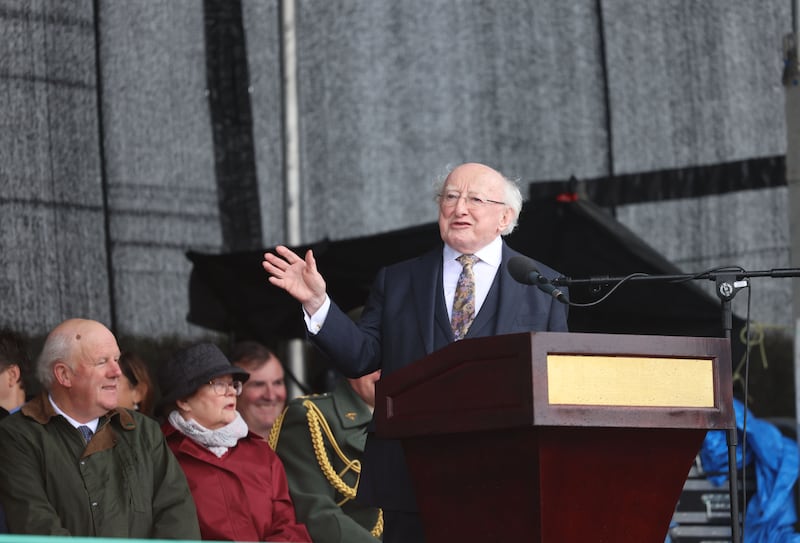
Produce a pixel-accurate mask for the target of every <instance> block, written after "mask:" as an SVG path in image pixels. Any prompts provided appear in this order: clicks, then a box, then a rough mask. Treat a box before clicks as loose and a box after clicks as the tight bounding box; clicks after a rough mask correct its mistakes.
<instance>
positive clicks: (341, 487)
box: [270, 400, 383, 537]
mask: <svg viewBox="0 0 800 543" xmlns="http://www.w3.org/2000/svg"><path fill="white" fill-rule="evenodd" d="M303 406H304V407H305V408H306V409H307V411H306V418H307V419H308V432H309V434H310V435H311V443H312V445H313V446H314V454H315V455H316V457H317V463H318V464H319V467H320V469H321V470H322V473H323V474H324V475H325V478H326V479H328V482H329V483H330V484H331V485H332V486H333V488H335V489H336V490H337V491H338V492H339V493H341V494H342V495H343V496H344V499H343V500H342V501H341V502H339V503H338V505H339V506H340V507H341V506H342V505H344V504H345V503H347V502H348V501H350V500H352V499H353V498H355V497H356V491H357V490H358V482H359V481H360V480H361V462H360V461H359V460H350V459H349V458H347V456H345V454H344V452H342V449H341V448H340V447H339V444H338V443H337V442H336V439H335V438H334V437H333V432H332V431H331V428H330V426H329V425H328V421H327V420H325V415H323V414H322V411H320V410H319V408H318V407H317V406H316V404H315V403H314V402H312V401H310V400H306V401H304V402H303ZM282 418H283V417H282V416H281V419H282ZM281 419H279V420H281ZM275 423H276V424H277V423H278V421H275ZM274 431H275V426H274V425H273V427H272V431H271V432H270V444H271V443H272V432H274ZM278 431H279V432H280V429H279V430H278ZM323 431H324V432H325V436H326V437H327V438H328V441H329V442H330V443H331V446H332V447H333V450H334V451H335V452H336V455H337V456H338V457H339V459H341V461H342V462H344V469H342V471H341V472H339V473H336V470H334V469H333V465H332V464H331V460H330V458H328V452H327V451H326V450H325V443H324V441H323V439H322V432H323ZM275 441H276V444H277V436H276V438H275ZM351 470H352V471H353V472H355V473H356V474H357V477H356V484H355V485H354V486H352V487H351V486H349V485H348V484H347V483H345V482H344V480H343V479H342V475H344V474H345V473H347V472H348V471H351ZM371 533H372V535H373V536H375V537H380V535H381V534H382V533H383V511H381V510H380V509H379V510H378V521H377V522H376V523H375V527H374V528H372V531H371Z"/></svg>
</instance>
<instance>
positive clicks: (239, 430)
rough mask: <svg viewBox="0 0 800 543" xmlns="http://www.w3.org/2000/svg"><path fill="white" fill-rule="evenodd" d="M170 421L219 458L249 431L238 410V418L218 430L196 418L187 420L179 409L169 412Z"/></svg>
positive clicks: (181, 431)
mask: <svg viewBox="0 0 800 543" xmlns="http://www.w3.org/2000/svg"><path fill="white" fill-rule="evenodd" d="M169 422H170V424H172V426H174V427H175V429H176V430H178V431H179V432H180V433H182V434H183V435H185V436H186V437H188V438H189V439H191V440H192V441H195V442H197V443H199V444H200V445H202V446H204V447H206V448H207V449H208V450H210V451H211V452H212V453H214V454H215V455H216V456H217V458H222V455H223V454H225V453H226V452H228V449H230V448H231V447H235V446H236V443H237V442H238V441H239V440H240V439H242V438H243V437H244V436H246V435H247V431H248V430H247V423H245V421H244V419H243V418H242V416H241V415H240V414H239V412H238V411H237V412H236V418H235V419H233V421H231V423H230V424H228V425H226V426H223V427H222V428H218V429H216V430H209V429H208V428H206V427H204V426H202V425H200V424H198V423H197V422H196V421H194V420H186V419H185V418H183V417H182V416H181V414H180V413H179V412H178V411H177V410H175V411H173V412H172V413H170V414H169Z"/></svg>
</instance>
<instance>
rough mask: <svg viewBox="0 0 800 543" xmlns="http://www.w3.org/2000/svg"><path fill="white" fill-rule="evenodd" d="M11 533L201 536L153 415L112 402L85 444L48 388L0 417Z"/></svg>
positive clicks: (2, 495)
mask: <svg viewBox="0 0 800 543" xmlns="http://www.w3.org/2000/svg"><path fill="white" fill-rule="evenodd" d="M0 459H2V461H0V503H2V505H3V507H4V508H5V512H6V518H7V520H8V528H9V530H10V531H11V532H12V533H20V534H50V535H72V536H101V537H128V538H157V539H162V538H163V539H200V528H199V527H198V524H197V512H196V510H195V507H194V502H193V501H192V496H191V493H190V492H189V486H188V484H187V483H186V477H184V475H183V471H182V470H181V467H180V465H179V464H178V461H177V460H175V457H174V456H173V455H172V452H171V451H170V450H169V448H167V445H166V442H165V441H164V435H163V434H162V433H161V429H160V428H159V426H158V423H156V421H155V420H152V419H149V418H148V417H146V416H144V415H141V414H140V413H136V412H131V411H127V410H125V409H115V410H113V411H109V412H108V413H106V414H105V415H104V416H103V417H101V418H100V422H99V423H98V426H97V432H96V433H95V434H94V436H92V439H91V440H90V441H89V443H88V444H86V443H84V441H83V437H82V436H81V434H80V432H78V430H77V429H75V428H74V427H73V426H72V425H71V424H70V423H69V422H68V421H67V419H65V418H64V417H62V416H61V415H58V414H56V412H55V410H54V409H53V406H52V405H51V404H50V401H49V400H48V398H47V392H43V393H42V394H41V395H40V396H38V397H36V398H34V399H33V400H31V401H30V402H28V403H27V404H25V406H23V408H22V410H21V411H19V412H17V413H14V414H13V415H10V416H8V417H6V418H5V419H3V421H2V422H1V423H0Z"/></svg>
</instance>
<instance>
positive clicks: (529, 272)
mask: <svg viewBox="0 0 800 543" xmlns="http://www.w3.org/2000/svg"><path fill="white" fill-rule="evenodd" d="M508 273H510V274H511V277H513V278H514V280H515V281H517V282H518V283H522V284H523V285H534V286H536V288H538V289H539V290H541V291H542V292H545V293H546V294H549V295H550V296H552V297H553V298H555V299H556V300H558V301H559V302H561V303H563V304H569V299H568V298H567V295H566V294H564V293H563V292H561V291H560V290H559V289H557V288H556V287H554V286H553V285H552V284H551V283H550V280H549V279H548V278H547V277H545V276H544V275H542V274H541V273H539V270H538V269H536V265H535V264H534V262H533V260H531V259H530V258H528V257H525V256H512V257H511V258H509V259H508Z"/></svg>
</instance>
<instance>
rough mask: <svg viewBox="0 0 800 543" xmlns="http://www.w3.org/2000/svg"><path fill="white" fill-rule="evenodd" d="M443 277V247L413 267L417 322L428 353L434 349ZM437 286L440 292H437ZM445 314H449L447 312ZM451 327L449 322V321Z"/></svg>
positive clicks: (412, 286) (425, 256)
mask: <svg viewBox="0 0 800 543" xmlns="http://www.w3.org/2000/svg"><path fill="white" fill-rule="evenodd" d="M441 277H442V249H441V247H439V248H437V249H434V250H433V251H430V252H429V253H427V254H425V255H423V256H422V257H421V262H420V263H419V265H418V266H412V267H411V288H412V289H413V292H414V294H413V296H414V305H415V307H416V311H417V324H418V326H419V329H420V336H421V337H422V343H423V345H424V347H425V352H426V353H432V352H433V350H434V344H433V330H434V328H433V327H434V326H436V323H435V319H436V317H435V314H436V313H438V312H437V311H435V307H436V306H435V305H434V304H436V303H444V302H442V296H443V295H442V293H441V290H442V288H441ZM437 286H439V288H438V292H437ZM445 314H447V313H446V312H445ZM447 325H448V327H449V325H450V324H449V323H447Z"/></svg>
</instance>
